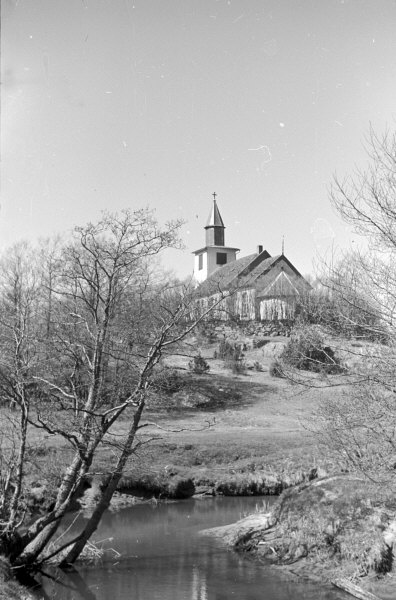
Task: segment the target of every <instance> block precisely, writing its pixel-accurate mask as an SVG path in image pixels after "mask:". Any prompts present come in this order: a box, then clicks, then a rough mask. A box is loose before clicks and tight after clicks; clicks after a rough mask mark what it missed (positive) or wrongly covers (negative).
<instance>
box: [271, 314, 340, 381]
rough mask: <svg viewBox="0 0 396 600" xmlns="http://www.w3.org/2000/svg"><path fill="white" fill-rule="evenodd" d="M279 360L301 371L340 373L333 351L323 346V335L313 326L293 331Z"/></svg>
mask: <svg viewBox="0 0 396 600" xmlns="http://www.w3.org/2000/svg"><path fill="white" fill-rule="evenodd" d="M280 358H281V359H282V360H283V361H284V362H285V363H287V364H289V365H290V366H292V367H295V368H296V369H301V370H303V371H313V372H315V373H319V372H325V373H340V372H341V371H342V368H341V366H340V363H339V360H338V358H337V357H336V356H335V352H334V350H333V349H332V348H330V346H325V343H324V336H323V333H322V331H321V330H320V328H319V327H317V326H315V325H313V326H307V327H301V328H299V329H297V330H295V331H294V332H293V334H292V337H291V339H290V341H289V343H288V345H287V346H286V348H285V349H284V350H283V352H282V354H281V355H280Z"/></svg>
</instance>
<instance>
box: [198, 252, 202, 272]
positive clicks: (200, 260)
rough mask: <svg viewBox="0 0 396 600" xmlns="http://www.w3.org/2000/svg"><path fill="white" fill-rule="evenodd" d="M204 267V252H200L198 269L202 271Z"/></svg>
mask: <svg viewBox="0 0 396 600" xmlns="http://www.w3.org/2000/svg"><path fill="white" fill-rule="evenodd" d="M202 269H203V254H198V270H199V271H202Z"/></svg>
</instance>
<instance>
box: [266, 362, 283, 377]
mask: <svg viewBox="0 0 396 600" xmlns="http://www.w3.org/2000/svg"><path fill="white" fill-rule="evenodd" d="M269 373H270V375H271V377H283V371H282V365H281V363H280V362H279V360H274V361H273V362H272V363H271V364H270V368H269Z"/></svg>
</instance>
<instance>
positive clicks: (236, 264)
mask: <svg viewBox="0 0 396 600" xmlns="http://www.w3.org/2000/svg"><path fill="white" fill-rule="evenodd" d="M256 256H257V254H250V255H249V256H244V257H243V258H239V259H238V260H233V261H232V262H230V263H228V264H227V265H224V267H219V268H218V269H216V271H214V272H213V273H212V274H211V275H210V276H209V277H208V278H207V279H205V281H204V282H203V283H201V285H200V286H199V287H198V289H197V294H198V295H199V296H210V295H211V294H215V293H216V292H217V291H219V290H227V289H228V288H229V287H230V283H231V282H232V281H233V280H234V279H235V277H237V276H238V274H239V273H240V272H241V271H243V269H244V268H245V267H247V266H248V264H249V263H250V262H251V261H252V260H253V259H254V258H255V257H256Z"/></svg>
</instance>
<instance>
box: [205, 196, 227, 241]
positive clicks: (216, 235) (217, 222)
mask: <svg viewBox="0 0 396 600" xmlns="http://www.w3.org/2000/svg"><path fill="white" fill-rule="evenodd" d="M212 196H213V206H212V210H211V211H210V215H209V218H208V222H207V223H206V226H205V230H206V245H207V246H224V230H225V227H224V223H223V219H222V218H221V214H220V211H219V207H218V206H217V202H216V196H217V194H216V192H213V194H212Z"/></svg>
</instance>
